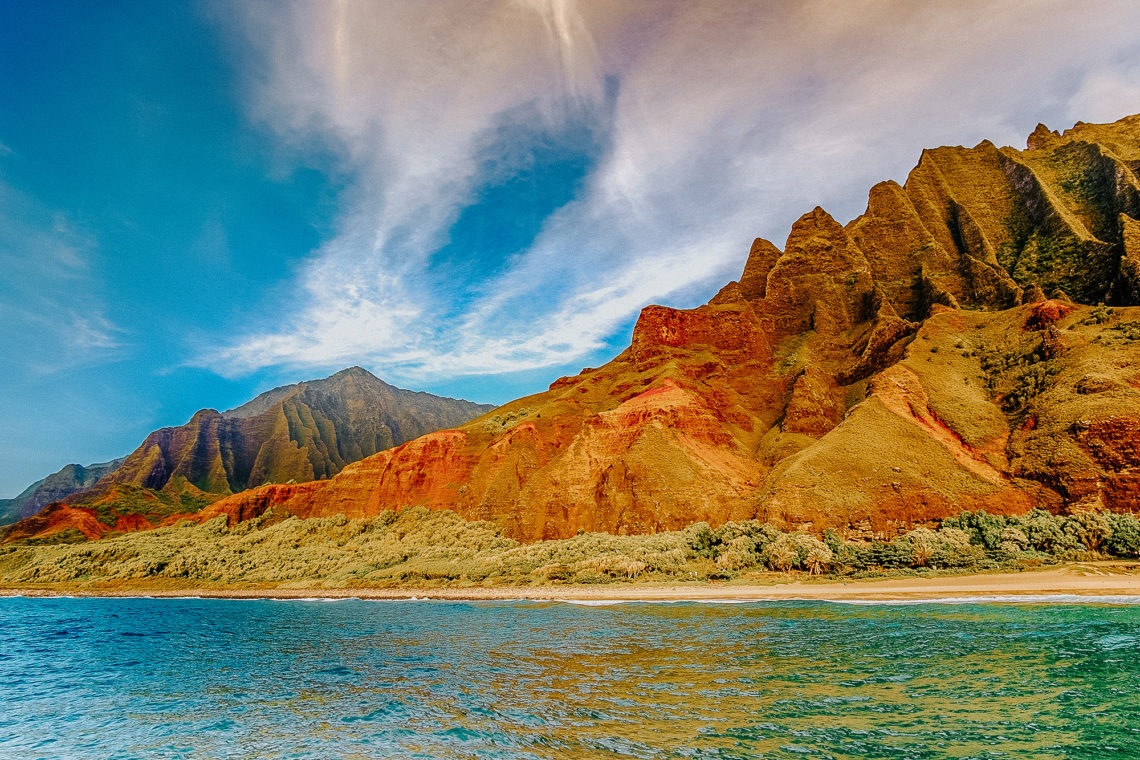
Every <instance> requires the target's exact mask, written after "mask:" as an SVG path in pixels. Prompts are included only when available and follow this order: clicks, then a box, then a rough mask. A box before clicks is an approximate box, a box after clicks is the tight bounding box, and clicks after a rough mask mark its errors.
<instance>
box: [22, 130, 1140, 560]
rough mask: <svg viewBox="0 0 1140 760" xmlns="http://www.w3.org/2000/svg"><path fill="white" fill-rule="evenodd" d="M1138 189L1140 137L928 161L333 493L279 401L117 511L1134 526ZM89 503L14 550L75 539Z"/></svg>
mask: <svg viewBox="0 0 1140 760" xmlns="http://www.w3.org/2000/svg"><path fill="white" fill-rule="evenodd" d="M1138 172H1140V116H1134V117H1129V118H1127V119H1124V120H1121V121H1119V122H1117V123H1115V124H1107V125H1093V124H1081V123H1078V124H1077V125H1076V126H1074V127H1073V128H1072V129H1070V130H1067V131H1066V132H1064V134H1058V133H1056V132H1052V131H1050V130H1048V129H1046V128H1044V127H1038V128H1037V130H1036V131H1034V133H1033V134H1032V135H1031V136H1030V138H1029V140H1028V143H1027V149H1026V150H1023V151H1022V150H1015V149H1013V148H1008V147H1005V148H998V147H996V146H994V145H993V144H991V143H989V142H983V143H981V144H979V145H977V146H975V147H973V148H962V147H944V148H938V149H935V150H927V151H925V152H924V153H923V154H922V157H921V159H920V161H919V163H918V165H917V166H916V167H915V169H914V170H913V171H912V172H911V173H910V175H909V177H908V178H907V181H906V183H905V184H903V185H899V184H897V183H894V182H884V183H881V184H879V185H876V186H875V187H874V188H873V189H872V190H871V192H870V196H869V201H868V205H867V210H866V212H865V213H864V214H862V215H861V216H859V217H858V218H856V219H854V220H852V221H851V222H849V223H848V224H846V225H842V224H839V223H838V222H837V221H836V220H835V219H833V218H832V217H831V216H830V215H829V214H827V212H825V211H824V210H823V209H820V208H816V209H814V210H812V211H811V212H809V213H807V214H805V215H804V216H802V217H801V218H800V219H799V220H797V221H796V222H795V224H794V225H793V226H792V229H791V232H790V234H789V236H788V238H787V241H786V242H785V244H784V246H783V248H782V249H781V248H779V247H777V246H776V245H774V244H772V243H771V242H768V241H766V240H756V241H755V243H754V244H753V246H752V248H751V251H750V253H749V255H748V259H747V262H746V264H745V267H744V271H743V273H742V275H741V277H740V280H739V281H737V282H732V283H729V284H728V285H726V286H725V287H724V288H723V289H722V290H721V291H720V292H719V293H718V294H717V295H716V296H715V297H714V298H713V299H712V300H711V301H710V302H709V303H708V304H706V305H704V306H701V307H699V308H696V309H690V310H677V309H670V308H667V307H664V306H648V307H646V308H645V309H644V310H643V311H642V313H641V315H640V318H639V319H638V321H637V324H636V326H635V328H634V331H633V336H632V340H631V344H630V346H629V348H627V349H626V350H625V351H623V352H622V353H621V354H620V355H618V356H617V357H616V358H614V359H613V360H612V361H610V362H609V363H607V364H606V365H605V366H602V367H599V368H588V369H585V370H583V371H582V372H581V373H580V374H579V375H577V376H575V377H565V378H560V379H559V380H557V381H555V382H554V383H553V384H552V385H551V386H550V388H549V390H547V391H546V392H543V393H539V394H536V395H533V396H528V397H526V398H522V399H518V400H516V401H514V402H511V403H509V404H507V405H505V406H503V407H501V408H499V409H497V410H495V411H494V412H493V413H489V414H485V415H483V416H482V417H479V418H478V419H475V420H472V421H470V422H466V423H464V424H461V425H459V426H457V427H455V428H453V429H447V430H437V431H436V432H430V433H427V434H426V435H422V436H420V437H418V438H414V439H413V440H409V441H408V442H406V443H403V444H401V445H399V446H396V447H394V448H389V449H385V450H382V451H379V453H376V454H373V455H371V456H367V457H364V458H363V459H360V460H359V461H357V462H353V463H351V464H346V465H344V466H343V467H342V468H341V469H340V471H339V473H336V474H335V475H333V476H332V477H329V478H328V479H323V480H322V479H311V480H308V481H306V482H297V483H288V482H285V483H281V482H280V481H282V480H286V478H285V475H286V474H289V475H291V476H293V475H294V474H295V473H297V472H299V471H303V472H304V474H307V473H308V468H310V467H311V468H312V473H313V474H312V476H311V477H313V478H316V477H319V476H320V475H324V474H331V469H329V468H325V469H321V467H319V466H318V464H317V463H321V462H323V461H324V460H323V459H322V457H321V456H320V455H319V453H320V452H321V451H323V449H321V447H320V446H319V445H316V444H315V443H314V444H313V445H307V444H306V446H305V447H304V454H303V455H302V454H301V453H300V452H301V449H302V446H301V442H303V441H304V442H307V441H309V438H308V437H306V434H304V433H303V432H300V431H315V430H322V429H323V428H322V426H321V425H320V424H318V422H317V419H316V418H317V415H316V414H314V415H313V417H314V422H313V424H311V425H308V424H304V425H302V424H299V423H295V422H294V421H295V420H303V419H305V417H304V414H303V412H302V410H301V407H300V405H298V406H297V407H296V408H295V409H294V412H289V411H288V410H287V407H288V408H293V407H289V405H288V404H287V403H284V402H281V403H282V405H281V406H278V404H279V401H280V400H279V399H277V398H276V397H273V398H270V399H266V400H264V401H263V402H262V405H261V406H255V407H254V408H253V410H251V413H253V414H255V415H256V416H250V417H241V416H231V417H226V416H225V415H219V414H217V413H216V412H208V413H201V414H200V415H199V416H197V417H196V418H195V422H194V423H193V424H192V425H191V426H187V427H185V428H180V429H176V431H180V432H177V433H175V432H167V431H160V432H159V433H156V434H155V437H152V438H154V440H153V441H148V445H144V447H143V448H141V449H140V450H139V451H138V452H136V453H135V454H133V455H132V456H131V458H129V459H128V461H127V462H125V463H124V465H123V466H122V467H121V468H120V469H119V470H118V471H117V472H116V474H115V476H114V477H112V478H106V479H104V481H100V485H99V486H97V489H96V490H99V489H100V488H101V489H103V490H104V491H106V489H107V488H108V485H109V484H114V483H127V484H130V485H131V487H134V488H142V487H146V488H158V487H161V488H163V489H164V490H169V489H171V483H175V484H176V485H175V486H174V489H175V490H178V489H181V491H180V493H181V497H180V498H189V499H190V500H191V501H193V499H194V498H195V496H194V493H193V492H192V491H190V490H189V486H191V485H192V486H194V487H196V488H199V489H201V490H203V491H205V490H207V489H216V490H215V491H214V493H219V492H222V491H224V490H225V489H229V490H231V491H235V492H236V491H238V487H245V486H252V485H255V483H256V482H257V481H258V480H259V479H261V480H262V481H263V482H264V481H268V480H276V481H278V482H277V483H275V484H271V485H265V486H261V487H258V488H253V489H251V490H246V491H242V492H240V493H234V494H233V495H231V496H227V497H225V498H221V499H218V500H216V501H213V503H211V504H209V505H208V506H206V507H204V508H203V509H201V510H200V511H198V512H196V513H195V515H194V516H195V519H208V518H210V517H213V516H217V515H223V514H224V515H228V516H229V518H230V520H231V521H235V520H244V519H248V518H250V517H254V516H257V515H260V514H262V513H263V512H265V511H266V510H267V509H270V508H272V509H273V512H274V514H275V515H289V514H292V515H297V516H300V517H310V516H328V515H335V514H338V513H339V514H345V515H347V516H349V517H366V516H371V515H375V514H377V513H379V512H380V511H382V510H387V509H403V508H405V507H409V506H417V505H423V506H426V507H429V508H432V509H441V508H448V509H454V510H456V511H457V512H458V513H459V514H461V515H462V516H464V517H467V518H471V519H484V520H492V521H495V522H496V523H498V524H499V525H500V526H501V527H502V528H503V529H504V530H505V532H506V533H507V534H508V535H510V536H512V537H514V538H519V539H523V540H536V539H544V538H555V537H565V536H572V535H574V534H575V533H576V532H578V531H582V530H585V531H606V532H610V533H617V534H623V533H643V532H654V531H660V530H671V529H678V528H681V527H683V526H686V525H689V524H692V523H694V522H698V521H707V522H709V523H711V524H714V525H716V524H719V523H723V522H724V521H726V520H730V519H747V518H758V519H762V520H766V521H770V522H773V523H776V524H777V525H780V526H782V527H786V528H792V529H795V528H807V529H811V530H816V531H821V530H824V529H826V528H830V527H834V528H837V529H839V530H840V531H841V532H843V533H844V534H846V535H847V536H849V537H856V538H857V537H865V536H872V535H876V536H890V535H892V534H893V533H895V532H898V531H900V530H903V529H907V528H909V527H911V526H913V525H914V524H916V523H926V522H931V521H935V520H938V519H940V518H943V517H946V516H948V515H952V514H955V513H957V512H960V511H962V510H965V509H979V508H985V509H987V510H989V511H992V512H1003V513H1016V512H1024V511H1026V510H1028V509H1030V508H1032V507H1035V506H1040V507H1044V508H1047V509H1050V510H1052V511H1055V512H1066V511H1080V510H1086V509H1096V508H1108V509H1113V510H1119V511H1136V510H1138V509H1140V308H1138V307H1137V304H1138V303H1140V181H1138V179H1137V175H1138ZM1104 304H1107V305H1104ZM282 398H285V397H282ZM290 398H291V397H290ZM263 407H264V409H263ZM275 410H276V411H275ZM262 415H264V416H262ZM254 420H261V421H262V422H260V423H258V424H260V425H264V429H265V430H270V429H272V430H279V431H280V433H281V436H282V437H279V438H277V439H276V440H277V441H278V444H277V446H275V447H270V450H272V451H274V452H279V453H276V454H275V455H274V456H273V457H271V458H268V459H263V458H262V455H261V453H260V451H261V449H260V448H258V450H257V452H256V453H254V452H253V451H252V450H251V449H247V448H244V447H242V446H234V445H230V444H227V443H225V442H228V441H230V437H229V433H228V432H222V431H229V430H231V429H232V428H233V427H234V426H236V427H237V428H240V429H242V430H245V429H246V428H245V427H243V426H246V425H252V424H253V423H252V421H254ZM294 430H297V431H298V432H296V433H294ZM239 437H240V436H239ZM267 438H268V436H262V437H260V438H259V439H258V440H267ZM322 440H327V439H322ZM166 441H170V442H169V443H166ZM175 441H179V443H177V444H176V443H175ZM286 441H288V443H287V442H286ZM199 442H201V443H199ZM326 448H328V450H330V451H331V448H332V447H327V446H326ZM362 450H363V449H362ZM314 457H315V458H314ZM270 460H271V461H272V462H273V464H270ZM342 460H344V461H347V457H346V456H342ZM330 461H331V460H330ZM286 462H288V463H290V464H291V465H294V466H292V467H287V466H285V464H284V463H286ZM278 463H280V465H279V464H278ZM322 466H323V465H322ZM130 473H133V474H131V475H130V476H129V477H130V478H131V479H130V480H129V481H124V480H123V479H124V478H128V474H130ZM255 473H256V477H255V476H254V474H255ZM290 479H295V480H298V481H300V480H302V478H299V477H291V478H290ZM163 483H165V485H160V484H163ZM83 498H87V497H83ZM132 498H133V497H132ZM70 500H71V501H73V502H75V503H78V502H79V501H82V498H78V497H71V499H70ZM68 509H69V507H67V506H65V505H55V506H53V507H49V508H48V509H46V510H45V511H44V512H43V513H41V515H38V516H37V517H36V518H33V521H34V520H39V521H40V522H39V523H35V524H33V522H29V521H25V523H22V524H21V525H23V526H24V527H22V528H20V530H19V531H17V532H16V533H15V534H10V536H9V537H10V538H11V537H12V535H24V536H27V535H35V534H36V533H37V532H40V533H42V532H51V531H52V530H57V529H61V527H65V526H67V525H69V524H71V525H72V526H73V527H74V526H75V525H78V523H74V522H72V523H69V522H68V521H69V520H72V519H73V518H74V517H75V515H74V514H71V513H68V512H67V510H68ZM171 509H178V506H177V505H172V506H171ZM182 511H190V510H188V509H184V510H182ZM77 513H78V512H77ZM82 514H83V515H87V516H88V517H89V518H90V519H91V520H94V519H95V518H96V516H98V515H99V514H100V513H99V511H98V505H95V506H94V507H93V508H92V509H91V510H88V511H87V512H83V513H82ZM125 517H126V516H125V515H123V519H122V520H121V524H120V529H123V528H129V527H132V524H131V523H130V522H129V521H127V520H126V519H125ZM100 519H102V518H100ZM106 522H107V520H106V519H104V523H106ZM17 527H20V526H17ZM87 527H88V528H90V529H91V530H93V531H94V532H95V533H98V530H99V529H98V528H97V527H94V528H92V526H90V525H88V526H87ZM139 527H145V525H140V526H139ZM85 532H87V531H85Z"/></svg>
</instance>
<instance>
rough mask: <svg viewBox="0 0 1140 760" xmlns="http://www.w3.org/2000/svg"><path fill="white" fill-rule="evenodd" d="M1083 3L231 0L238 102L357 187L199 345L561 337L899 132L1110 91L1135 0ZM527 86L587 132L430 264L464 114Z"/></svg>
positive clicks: (652, 292) (393, 359)
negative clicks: (565, 190) (217, 336)
mask: <svg viewBox="0 0 1140 760" xmlns="http://www.w3.org/2000/svg"><path fill="white" fill-rule="evenodd" d="M1098 6H1099V7H1098V9H1097V12H1096V13H1095V14H1094V13H1092V12H1090V11H1089V10H1088V9H1087V8H1083V7H1076V6H1075V5H1074V4H1071V3H1068V2H1061V1H1060V0H1040V1H1039V2H1031V3H1025V2H1014V1H1013V0H1008V1H1007V2H997V3H994V2H984V3H983V2H958V1H955V2H943V3H923V4H914V3H907V2H886V1H876V0H867V1H866V2H859V3H845V4H836V3H834V2H825V1H824V0H817V1H816V2H787V3H764V4H758V3H740V2H736V1H735V0H721V1H720V2H701V3H691V2H682V1H680V0H655V1H653V2H648V1H646V2H625V3H613V2H608V1H606V2H602V1H601V0H598V1H597V2H574V0H517V1H514V2H489V3H482V4H470V3H466V2H454V3H452V2H436V3H384V4H376V3H365V2H348V1H347V0H339V1H338V2H334V3H327V4H326V3H313V4H304V5H291V6H288V8H287V10H286V11H283V10H282V9H281V7H280V6H277V5H272V6H267V5H258V4H254V5H250V6H247V7H246V9H247V13H246V16H245V20H244V24H245V27H246V28H247V29H248V31H249V38H250V41H251V44H253V45H255V46H258V50H259V53H260V54H261V55H262V56H263V57H264V60H265V65H266V68H265V69H264V71H265V77H264V79H262V80H259V81H257V82H253V83H251V85H250V90H249V93H248V94H249V103H250V113H251V116H252V117H253V118H254V119H256V120H258V121H259V122H260V123H262V124H263V125H265V126H266V128H268V129H270V130H271V131H272V132H273V133H274V134H275V135H276V136H277V137H278V139H280V140H281V141H282V143H283V144H287V145H293V146H295V147H303V146H306V145H311V144H312V143H313V142H314V141H316V142H320V143H322V144H324V145H330V146H333V147H335V148H336V149H337V150H338V151H339V152H340V154H341V155H342V156H343V159H344V161H345V165H346V168H347V169H348V170H350V171H351V172H352V175H353V176H354V177H356V183H355V185H354V186H353V188H352V190H351V191H350V192H349V193H347V194H346V197H347V199H348V202H347V204H346V206H345V208H344V209H343V214H342V216H341V218H340V222H339V232H338V234H337V235H336V236H335V237H333V238H332V239H330V240H329V241H327V242H326V243H325V244H324V245H323V246H322V247H321V248H320V249H319V250H318V251H316V252H315V253H314V255H313V257H312V258H311V259H310V260H309V261H308V262H306V264H305V265H304V266H303V267H301V268H300V270H299V272H298V274H297V278H296V288H295V292H296V294H297V297H296V298H295V299H294V300H293V301H292V302H291V303H290V305H289V308H287V309H281V310H280V311H270V312H269V313H267V314H266V315H265V319H264V321H263V322H262V323H261V324H256V325H252V326H251V330H250V332H249V333H248V334H246V335H243V336H239V337H238V338H237V339H236V340H233V341H232V342H223V344H222V345H221V346H220V347H219V348H217V349H215V350H213V351H210V352H208V353H206V354H203V355H202V356H201V357H200V362H201V363H203V364H206V365H207V366H211V367H213V368H215V369H217V370H218V371H220V372H223V373H230V374H240V373H245V372H249V371H253V370H256V369H258V368H261V367H266V366H279V365H285V366H292V365H321V366H329V365H336V364H344V363H365V364H369V365H370V366H373V367H376V368H377V369H380V370H381V371H384V372H386V373H390V374H391V375H392V376H394V377H404V378H414V379H417V380H419V381H421V382H423V381H431V380H433V379H439V378H441V377H449V376H454V375H461V374H471V373H501V372H511V371H515V370H521V369H532V368H535V367H542V366H552V365H559V364H565V363H567V362H569V361H574V360H578V359H582V358H585V357H587V356H589V355H590V354H591V353H594V352H597V351H599V350H600V349H602V348H604V347H605V346H606V345H607V340H608V339H610V338H612V336H613V334H614V331H615V330H619V329H621V328H622V327H623V326H627V325H628V324H629V320H630V319H631V318H632V316H633V315H635V314H636V313H637V311H638V309H640V308H641V307H642V306H644V305H645V304H646V303H649V302H653V301H661V300H666V299H675V300H676V301H678V302H693V301H694V300H695V299H696V298H697V297H698V296H699V295H704V296H707V295H708V294H709V292H711V290H713V289H715V287H716V286H717V285H720V284H722V283H723V282H724V281H727V280H728V279H730V278H731V277H734V276H736V275H737V274H738V273H739V269H740V267H741V266H742V264H743V259H744V255H745V253H746V251H747V248H748V243H749V241H750V239H751V237H752V236H753V235H755V234H762V235H764V236H766V237H772V238H774V239H776V240H777V242H779V240H780V238H782V236H783V235H784V234H786V231H787V229H788V227H789V225H790V224H791V222H792V221H793V220H794V219H795V218H796V217H797V216H798V215H799V214H800V213H802V212H803V211H805V210H807V209H809V208H810V207H812V206H814V205H815V204H816V203H823V204H824V205H825V207H828V208H830V209H831V210H833V212H835V213H836V215H837V216H839V217H850V216H853V215H855V214H856V213H858V212H859V211H861V210H862V207H863V205H864V203H865V199H866V190H867V188H868V187H869V185H870V184H872V183H873V182H875V181H877V180H879V179H883V178H888V177H891V178H896V179H901V178H902V177H903V176H904V175H905V171H906V170H907V169H908V168H909V167H910V166H911V165H912V164H913V162H914V160H915V159H916V157H917V154H918V151H919V150H920V149H921V148H922V147H925V146H927V145H930V144H941V143H946V142H949V143H959V142H963V143H967V144H972V143H973V142H977V141H980V140H981V139H984V138H990V139H993V140H995V141H997V142H1005V143H1010V144H1013V143H1020V141H1022V140H1023V139H1024V135H1025V134H1027V133H1028V131H1029V130H1030V129H1031V128H1032V126H1033V125H1034V124H1036V122H1037V121H1039V120H1045V121H1047V122H1048V121H1050V120H1053V121H1054V122H1056V121H1057V120H1058V119H1062V118H1069V114H1070V112H1071V109H1072V108H1074V107H1076V106H1077V105H1081V104H1083V105H1085V106H1087V107H1088V108H1089V109H1090V110H1092V111H1095V112H1096V113H1094V114H1092V115H1091V116H1090V117H1089V118H1086V120H1090V119H1092V118H1098V116H1099V114H1101V113H1104V112H1105V108H1102V107H1101V105H1100V104H1103V103H1107V102H1108V101H1110V100H1112V99H1113V98H1120V97H1124V98H1131V97H1133V95H1134V90H1129V88H1128V84H1127V81H1126V80H1120V79H1112V78H1111V77H1113V76H1116V74H1114V73H1113V72H1117V69H1114V68H1113V61H1114V60H1116V59H1117V58H1114V56H1115V57H1119V55H1120V53H1121V51H1123V50H1126V49H1127V48H1128V46H1129V45H1131V44H1132V43H1133V41H1132V39H1131V37H1132V34H1131V31H1130V30H1132V29H1135V28H1137V23H1138V22H1140V9H1138V8H1137V7H1136V6H1135V5H1134V4H1132V3H1129V2H1123V1H1120V2H1112V1H1106V2H1103V3H1099V4H1098ZM270 10H272V12H270ZM1102 20H1103V21H1102ZM1081 93H1085V94H1084V95H1082V94H1081ZM1130 93H1131V94H1130ZM1082 98H1084V100H1082ZM1106 108H1107V107H1106ZM526 109H529V112H532V113H533V114H534V116H533V118H534V120H536V121H537V122H539V123H540V126H541V127H542V128H543V129H547V130H549V131H550V132H551V133H558V132H559V130H561V129H563V128H564V127H565V125H566V124H567V123H569V122H571V121H574V120H580V121H583V120H584V121H585V122H588V123H590V124H592V125H593V128H594V129H596V130H599V131H602V132H604V133H605V145H606V149H605V151H604V153H602V154H601V155H598V156H596V157H595V160H594V162H593V163H592V164H591V166H590V167H589V172H588V175H587V176H586V177H585V178H584V180H583V182H582V184H581V187H580V189H579V190H578V191H577V192H576V193H575V194H574V196H573V197H572V198H570V199H569V200H567V201H566V202H565V203H563V204H562V205H561V206H560V207H558V208H557V209H555V210H553V211H552V212H551V213H550V214H549V215H548V216H547V217H545V218H544V219H543V220H542V223H541V225H540V230H539V232H538V234H537V235H536V236H535V237H534V239H533V241H531V243H530V244H529V245H528V246H527V247H526V248H525V250H522V251H510V252H503V256H502V259H501V260H499V261H495V262H493V266H491V267H490V270H491V274H490V275H485V276H480V277H477V278H473V279H470V280H468V279H463V280H460V281H449V280H447V279H446V278H441V276H440V272H439V262H438V261H437V260H435V258H433V257H434V255H435V254H436V252H438V251H439V250H440V249H441V248H442V247H443V246H445V245H446V244H447V243H449V242H451V243H453V244H454V243H455V241H449V239H448V235H449V231H450V230H451V229H452V226H453V225H454V224H455V223H456V220H457V219H458V218H460V215H461V214H462V213H463V210H464V209H465V208H468V207H470V206H471V205H472V204H476V203H478V202H479V200H480V197H481V193H483V192H484V190H485V188H486V186H487V184H488V183H489V182H492V181H493V180H494V179H495V178H493V177H492V176H490V174H489V173H488V172H489V171H490V170H489V169H488V165H487V162H486V155H485V154H484V153H482V152H481V150H482V149H483V148H484V147H485V145H484V143H485V138H486V136H487V135H488V134H489V133H494V132H495V130H496V129H497V128H499V127H500V126H501V124H502V119H503V118H504V114H509V113H517V112H526ZM1128 110H1131V111H1136V110H1140V103H1137V104H1135V105H1134V106H1132V107H1130V108H1129V109H1128ZM1058 126H1064V125H1058ZM479 253H480V252H478V251H473V252H472V256H473V257H476V258H477V257H478V255H479ZM479 262H480V266H483V267H486V266H487V262H486V261H484V260H483V259H479ZM484 274H485V273H484Z"/></svg>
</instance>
